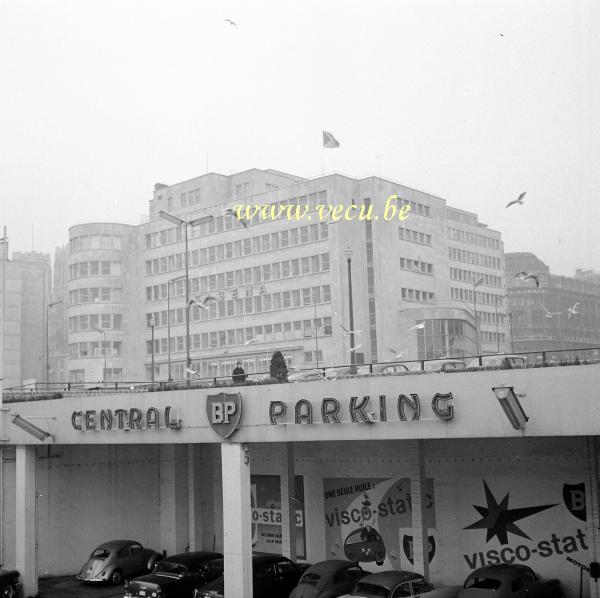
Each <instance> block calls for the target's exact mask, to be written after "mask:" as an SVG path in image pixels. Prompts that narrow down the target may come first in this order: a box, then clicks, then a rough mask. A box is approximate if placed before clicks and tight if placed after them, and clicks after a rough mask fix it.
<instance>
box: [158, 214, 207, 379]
mask: <svg viewBox="0 0 600 598" xmlns="http://www.w3.org/2000/svg"><path fill="white" fill-rule="evenodd" d="M158 215H159V216H160V217H161V218H163V219H164V220H168V221H169V222H172V223H173V224H177V225H178V226H183V227H184V239H185V306H186V307H185V352H186V354H185V379H186V381H187V383H188V384H189V381H190V374H189V369H190V366H191V363H192V360H191V358H190V265H189V256H188V226H197V225H199V224H202V223H203V222H209V221H211V220H213V216H202V217H201V218H194V219H193V220H182V219H181V218H178V217H177V216H173V214H169V213H168V212H165V211H163V210H159V212H158Z"/></svg>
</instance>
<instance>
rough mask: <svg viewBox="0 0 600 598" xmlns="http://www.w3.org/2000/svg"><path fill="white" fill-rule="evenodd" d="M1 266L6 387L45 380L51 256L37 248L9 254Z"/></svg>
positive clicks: (1, 304)
mask: <svg viewBox="0 0 600 598" xmlns="http://www.w3.org/2000/svg"><path fill="white" fill-rule="evenodd" d="M2 249H3V250H4V251H5V254H4V259H3V260H1V265H0V268H2V274H1V276H0V314H2V315H3V319H4V321H3V343H2V345H3V351H2V355H1V356H0V357H1V358H2V377H3V388H10V387H13V386H20V385H22V384H23V383H25V382H27V381H36V382H44V381H45V380H46V355H47V353H46V304H47V302H48V300H49V297H50V289H51V286H52V271H51V268H50V256H49V255H47V254H42V253H38V252H34V251H32V252H27V253H23V252H14V253H13V254H12V257H11V256H10V254H9V244H8V241H7V242H5V243H3V245H2Z"/></svg>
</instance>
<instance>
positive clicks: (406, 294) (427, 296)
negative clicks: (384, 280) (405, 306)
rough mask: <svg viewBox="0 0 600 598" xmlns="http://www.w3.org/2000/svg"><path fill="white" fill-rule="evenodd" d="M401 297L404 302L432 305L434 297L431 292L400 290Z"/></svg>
mask: <svg viewBox="0 0 600 598" xmlns="http://www.w3.org/2000/svg"><path fill="white" fill-rule="evenodd" d="M400 292H401V297H402V299H403V300H404V301H420V302H421V303H433V302H434V301H435V295H434V293H432V292H431V291H422V290H420V289H406V288H404V287H402V289H400Z"/></svg>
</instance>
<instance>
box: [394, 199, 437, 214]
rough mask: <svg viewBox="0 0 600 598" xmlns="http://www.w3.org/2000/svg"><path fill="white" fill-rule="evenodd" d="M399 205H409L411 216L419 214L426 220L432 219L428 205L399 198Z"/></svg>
mask: <svg viewBox="0 0 600 598" xmlns="http://www.w3.org/2000/svg"><path fill="white" fill-rule="evenodd" d="M398 205H399V206H400V207H402V206H405V205H409V206H410V214H417V215H418V216H425V217H426V218H431V209H430V207H429V206H428V205H427V204H424V203H419V202H417V201H411V200H410V199H402V198H401V197H398Z"/></svg>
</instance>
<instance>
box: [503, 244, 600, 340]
mask: <svg viewBox="0 0 600 598" xmlns="http://www.w3.org/2000/svg"><path fill="white" fill-rule="evenodd" d="M523 271H524V272H528V273H531V274H535V275H536V276H537V277H538V280H539V287H537V286H536V284H535V282H534V281H533V280H531V279H530V280H519V279H517V278H515V274H516V273H517V272H523ZM506 276H507V281H508V302H509V311H510V314H511V325H512V332H513V334H512V336H513V350H514V351H542V350H546V351H551V350H558V349H577V348H581V349H583V348H592V347H599V346H600V281H599V280H598V274H597V273H593V272H590V271H586V272H582V271H581V270H579V271H577V272H576V274H575V276H573V277H568V276H558V275H556V274H551V273H550V268H549V267H548V266H547V265H546V264H545V263H544V262H542V261H541V260H540V259H539V258H537V257H536V256H535V255H534V254H532V253H507V254H506Z"/></svg>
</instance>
